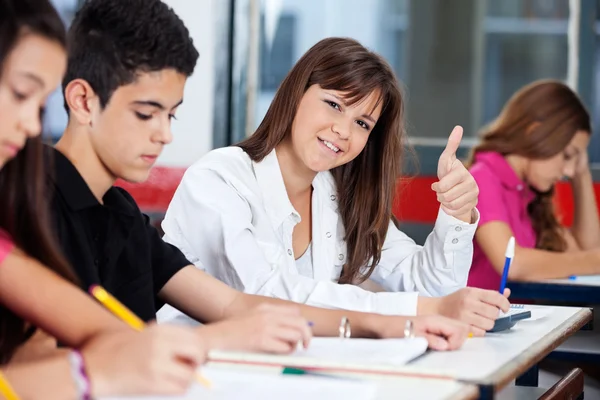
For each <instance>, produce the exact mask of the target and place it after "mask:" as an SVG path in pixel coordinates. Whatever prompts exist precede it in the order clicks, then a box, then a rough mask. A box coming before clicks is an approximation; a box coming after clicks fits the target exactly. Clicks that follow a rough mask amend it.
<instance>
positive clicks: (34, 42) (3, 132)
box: [0, 33, 66, 168]
mask: <svg viewBox="0 0 600 400" xmlns="http://www.w3.org/2000/svg"><path fill="white" fill-rule="evenodd" d="M65 68H66V53H65V50H64V49H63V48H62V46H61V45H60V44H59V43H57V42H54V41H52V40H49V39H46V38H44V37H42V36H40V35H37V34H33V33H28V34H24V35H23V36H22V37H21V38H20V39H19V41H18V42H17V44H16V46H15V47H14V48H13V50H12V51H11V52H10V53H9V54H8V56H7V57H6V59H5V60H4V66H3V69H2V74H1V75H0V168H1V167H2V166H4V164H6V163H7V162H8V161H9V160H10V159H12V158H14V157H15V156H16V155H17V153H18V152H19V151H20V150H21V149H22V148H23V146H25V142H26V141H27V139H28V138H32V137H35V136H38V135H39V134H40V133H41V131H42V125H41V114H42V111H43V109H44V105H45V104H46V99H47V97H48V96H49V95H50V93H51V92H52V91H53V90H54V89H56V87H57V86H58V84H59V83H60V80H61V78H62V76H63V74H64V71H65Z"/></svg>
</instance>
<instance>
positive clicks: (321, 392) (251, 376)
mask: <svg viewBox="0 0 600 400" xmlns="http://www.w3.org/2000/svg"><path fill="white" fill-rule="evenodd" d="M202 375H203V376H204V377H206V378H207V379H208V380H210V381H211V384H212V387H211V388H210V389H209V388H205V387H203V386H201V385H199V384H194V385H193V386H192V387H191V388H190V390H189V391H188V393H187V394H186V395H184V396H162V397H156V396H145V397H144V396H140V397H110V398H108V397H106V398H103V399H100V400H199V399H201V400H229V399H232V400H233V399H236V400H237V399H245V400H265V399H285V400H307V399H308V400H319V399H323V400H332V399H338V398H339V399H344V400H355V399H356V400H363V399H365V400H372V399H375V398H376V397H377V385H376V384H375V383H374V382H367V381H358V380H349V379H338V378H322V377H315V376H308V375H303V376H291V375H271V374H264V373H257V372H239V371H227V370H226V369H223V368H211V367H204V368H202Z"/></svg>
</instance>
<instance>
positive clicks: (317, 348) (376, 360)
mask: <svg viewBox="0 0 600 400" xmlns="http://www.w3.org/2000/svg"><path fill="white" fill-rule="evenodd" d="M426 350H427V340H426V339H425V338H415V339H340V338H314V339H312V341H311V344H310V346H309V348H308V349H306V350H304V349H300V350H296V352H295V353H294V354H293V355H292V357H311V358H315V359H319V360H322V361H331V362H335V363H344V364H345V363H353V364H361V363H362V364H389V365H404V364H406V363H408V362H409V361H411V360H412V359H414V358H417V357H418V356H420V355H421V354H423V353H425V351H426Z"/></svg>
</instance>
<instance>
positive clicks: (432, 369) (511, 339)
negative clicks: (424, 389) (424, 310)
mask: <svg viewBox="0 0 600 400" xmlns="http://www.w3.org/2000/svg"><path fill="white" fill-rule="evenodd" d="M532 307H537V308H540V309H542V308H546V309H547V308H550V309H552V313H551V314H550V315H548V316H546V317H544V318H542V319H539V320H536V321H527V320H524V321H521V322H519V323H518V324H517V325H516V326H515V327H513V328H512V329H511V330H509V331H505V332H499V333H490V334H487V335H486V336H485V337H483V338H472V339H468V340H467V343H465V345H464V346H463V348H462V349H460V350H458V351H454V352H430V353H428V354H426V355H425V356H423V357H421V358H419V359H417V360H416V361H415V362H413V363H411V364H410V365H409V367H408V368H413V369H414V371H415V373H418V372H421V373H427V372H429V373H431V374H440V375H444V376H449V377H453V378H455V379H457V380H460V381H462V382H466V383H471V384H476V385H478V386H479V390H480V398H481V399H486V400H487V399H492V398H493V397H494V394H495V393H496V391H498V390H500V389H502V388H503V387H505V386H506V385H507V384H509V383H510V382H512V381H513V380H514V379H516V378H517V377H519V376H521V375H522V374H523V373H525V372H526V371H528V370H530V369H531V368H532V367H534V366H536V365H537V363H538V362H539V361H540V360H542V359H543V358H544V357H546V355H548V354H549V353H550V352H551V351H552V350H554V349H555V348H556V347H558V346H559V345H560V344H561V343H563V342H564V341H565V340H566V339H567V338H568V337H569V336H571V335H572V334H573V333H575V332H577V331H578V330H579V329H580V328H581V327H582V326H583V325H584V324H586V323H587V322H588V321H589V320H590V319H591V315H592V313H591V311H590V310H589V309H587V308H575V307H544V306H532Z"/></svg>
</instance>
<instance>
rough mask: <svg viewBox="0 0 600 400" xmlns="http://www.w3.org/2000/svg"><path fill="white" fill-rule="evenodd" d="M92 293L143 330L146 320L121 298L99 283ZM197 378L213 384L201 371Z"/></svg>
mask: <svg viewBox="0 0 600 400" xmlns="http://www.w3.org/2000/svg"><path fill="white" fill-rule="evenodd" d="M89 291H90V294H91V295H92V296H94V297H95V298H96V300H98V301H99V302H100V303H102V304H103V305H104V307H106V308H108V309H109V310H110V311H111V312H112V313H113V314H115V315H116V316H117V317H119V318H121V320H122V321H123V322H125V323H126V324H127V325H129V326H131V327H132V328H133V329H135V330H137V331H141V330H142V329H144V326H145V324H144V321H142V320H141V319H140V318H139V317H138V316H137V315H135V314H134V313H132V312H131V311H130V310H129V309H128V308H127V307H125V306H124V305H123V304H122V303H121V302H120V301H119V300H117V299H116V298H114V297H113V296H112V295H111V294H110V293H108V292H107V291H106V290H105V289H104V288H103V287H101V286H99V285H92V286H90V289H89ZM196 380H197V381H198V382H199V383H200V384H202V385H204V386H206V387H207V388H210V387H211V386H212V385H211V383H210V381H209V380H208V379H206V378H205V377H203V376H202V375H201V374H200V373H196Z"/></svg>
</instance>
